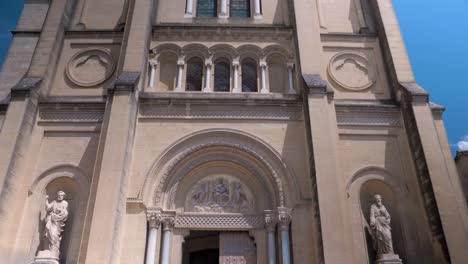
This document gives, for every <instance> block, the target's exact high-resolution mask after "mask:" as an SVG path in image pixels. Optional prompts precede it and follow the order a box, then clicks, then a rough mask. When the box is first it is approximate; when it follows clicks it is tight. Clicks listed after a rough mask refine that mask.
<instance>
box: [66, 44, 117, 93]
mask: <svg viewBox="0 0 468 264" xmlns="http://www.w3.org/2000/svg"><path fill="white" fill-rule="evenodd" d="M114 70H115V62H114V59H113V57H112V55H111V53H110V52H109V51H107V50H105V49H96V48H91V49H85V50H82V51H80V52H78V53H77V54H75V55H74V56H73V57H72V58H71V60H70V61H69V62H68V64H67V67H66V70H65V72H66V74H67V77H68V79H69V80H70V81H71V82H73V83H75V84H76V85H79V86H82V87H93V86H96V85H99V84H102V83H103V82H105V81H106V80H107V79H109V77H110V76H111V75H112V74H113V72H114Z"/></svg>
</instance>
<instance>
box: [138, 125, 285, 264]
mask: <svg viewBox="0 0 468 264" xmlns="http://www.w3.org/2000/svg"><path fill="white" fill-rule="evenodd" d="M226 133H227V134H228V135H221V136H222V137H223V138H224V139H223V140H217V139H216V136H220V134H226ZM207 134H208V133H207ZM214 134H215V136H212V137H209V135H206V134H205V135H202V136H200V138H201V140H200V141H198V142H197V140H194V138H193V137H192V140H191V141H192V142H191V147H190V148H183V146H186V144H185V143H186V142H183V141H182V142H181V143H179V144H176V145H174V146H173V147H172V148H171V149H169V150H168V151H167V152H166V155H167V156H169V154H174V156H172V157H170V158H167V157H162V158H161V159H160V160H164V164H163V163H160V164H159V167H157V166H155V167H154V171H155V172H156V173H157V175H156V177H157V179H158V180H157V181H155V182H154V186H153V189H152V190H153V196H152V198H151V200H150V201H149V203H151V204H153V206H150V207H149V208H148V210H147V212H148V219H154V221H153V220H151V223H154V224H151V223H150V230H149V232H148V234H149V236H148V246H147V248H148V249H150V250H152V249H154V248H156V247H155V246H154V245H153V244H151V243H153V242H152V241H155V240H157V241H159V240H160V252H161V254H160V257H159V259H160V261H159V263H162V264H168V263H184V264H186V263H195V264H196V263H197V261H204V262H203V263H210V261H214V259H216V258H217V259H218V262H216V263H247V264H248V263H252V264H253V263H268V262H269V261H268V260H269V259H275V260H276V258H278V256H279V255H280V254H278V253H277V252H280V250H281V252H282V254H281V257H282V258H283V259H284V261H283V263H286V264H288V263H290V262H289V261H286V259H290V252H289V250H290V246H289V239H290V235H289V226H290V221H291V210H290V209H288V208H285V207H284V205H285V197H284V191H283V189H284V188H285V187H284V186H283V183H282V182H283V180H282V177H286V176H285V175H284V174H285V168H284V167H283V168H281V164H283V163H282V161H281V160H276V161H275V162H274V163H273V162H272V163H270V162H271V160H269V159H274V158H277V157H278V156H275V155H276V154H274V153H271V152H269V153H267V152H268V151H269V149H266V148H265V147H262V146H259V147H257V148H254V149H250V147H251V146H249V145H250V143H251V142H252V141H253V140H252V139H251V138H250V139H247V140H245V141H243V142H242V143H236V142H233V141H236V140H239V137H242V136H240V135H239V134H236V135H235V137H237V138H236V139H232V138H231V139H229V138H226V136H230V137H232V132H225V131H222V132H216V133H214ZM249 141H251V142H249ZM257 144H258V143H257ZM179 146H181V148H180V149H177V148H178V147H179ZM261 151H265V153H261V154H260V153H259V152H261ZM160 160H158V161H156V163H155V164H158V162H159V161H160ZM148 184H151V182H149V183H148ZM288 184H292V182H291V181H290V182H288ZM289 186H290V185H289ZM289 186H288V187H289ZM148 189H149V188H148ZM143 192H145V188H143ZM147 193H150V194H151V192H149V191H148V192H147ZM150 197H151V196H150ZM151 227H154V229H159V228H161V232H160V233H159V236H158V237H157V238H156V235H152V234H156V232H155V231H152V230H153V229H151ZM277 232H281V235H280V236H279V235H277ZM279 237H281V239H279V240H278V238H279ZM277 240H278V241H280V244H279V245H276V243H277ZM196 241H205V242H206V243H197V242H196ZM209 241H211V242H209ZM201 244H204V245H210V246H208V247H200V245H201ZM155 255H156V254H152V253H151V251H149V252H148V254H147V256H149V258H150V259H153V257H154V256H155ZM148 263H155V262H151V261H150V262H148Z"/></svg>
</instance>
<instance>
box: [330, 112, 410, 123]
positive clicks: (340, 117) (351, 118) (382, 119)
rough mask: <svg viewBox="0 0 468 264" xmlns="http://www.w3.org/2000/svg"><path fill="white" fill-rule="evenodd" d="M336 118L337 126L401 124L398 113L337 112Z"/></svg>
mask: <svg viewBox="0 0 468 264" xmlns="http://www.w3.org/2000/svg"><path fill="white" fill-rule="evenodd" d="M336 119H337V122H338V125H339V126H392V127H400V126H401V122H400V116H399V114H398V113H386V112H368V113H359V112H337V113H336Z"/></svg>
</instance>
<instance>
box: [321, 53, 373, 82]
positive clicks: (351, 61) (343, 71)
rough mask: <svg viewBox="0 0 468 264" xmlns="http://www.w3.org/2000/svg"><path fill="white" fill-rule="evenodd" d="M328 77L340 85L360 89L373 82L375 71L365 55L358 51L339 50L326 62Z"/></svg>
mask: <svg viewBox="0 0 468 264" xmlns="http://www.w3.org/2000/svg"><path fill="white" fill-rule="evenodd" d="M328 74H329V76H330V78H331V79H332V80H333V81H334V82H335V83H336V84H338V85H339V86H340V87H342V88H344V89H346V90H351V91H362V90H365V89H368V88H370V87H371V86H372V85H373V84H374V83H375V73H374V71H373V70H372V67H371V66H370V63H369V60H368V59H367V57H366V55H364V54H363V53H359V52H350V51H345V52H340V53H338V54H336V55H335V56H333V57H332V58H331V60H330V62H329V64H328Z"/></svg>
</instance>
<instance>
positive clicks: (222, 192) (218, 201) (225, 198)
mask: <svg viewBox="0 0 468 264" xmlns="http://www.w3.org/2000/svg"><path fill="white" fill-rule="evenodd" d="M213 202H214V203H215V205H218V206H224V205H226V203H227V202H229V189H228V186H227V184H226V181H225V180H224V179H222V178H219V179H217V180H216V182H215V186H214V188H213Z"/></svg>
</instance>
